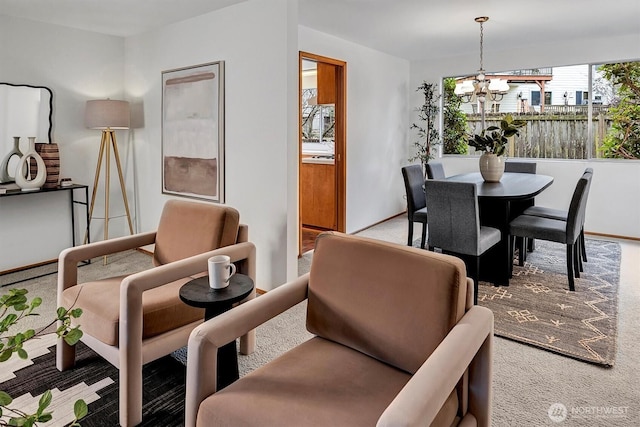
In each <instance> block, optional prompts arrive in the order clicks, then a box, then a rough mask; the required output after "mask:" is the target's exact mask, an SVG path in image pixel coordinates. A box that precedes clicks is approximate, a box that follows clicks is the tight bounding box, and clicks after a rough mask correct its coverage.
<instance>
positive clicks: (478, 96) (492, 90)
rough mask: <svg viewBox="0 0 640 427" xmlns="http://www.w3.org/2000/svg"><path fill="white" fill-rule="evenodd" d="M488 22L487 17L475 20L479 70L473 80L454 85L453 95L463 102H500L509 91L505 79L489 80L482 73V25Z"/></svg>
mask: <svg viewBox="0 0 640 427" xmlns="http://www.w3.org/2000/svg"><path fill="white" fill-rule="evenodd" d="M488 20H489V17H488V16H480V17H478V18H476V19H475V21H476V22H477V23H479V24H480V69H479V70H478V74H477V75H476V76H475V78H474V79H473V80H472V79H466V80H463V81H461V82H458V83H456V87H455V90H454V93H455V94H456V95H458V96H459V97H460V98H461V99H462V101H463V102H471V101H476V100H477V101H478V102H481V103H484V102H485V101H486V100H487V99H488V100H490V101H501V100H502V97H503V96H504V94H506V93H507V92H508V91H509V84H508V83H507V80H505V79H499V78H495V79H490V80H487V76H486V74H485V71H484V64H483V47H484V46H483V42H484V28H483V25H482V24H484V23H485V22H487V21H488Z"/></svg>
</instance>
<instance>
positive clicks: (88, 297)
mask: <svg viewBox="0 0 640 427" xmlns="http://www.w3.org/2000/svg"><path fill="white" fill-rule="evenodd" d="M247 238H248V229H247V226H246V225H241V224H239V214H238V211H236V210H235V209H233V208H230V207H227V206H221V205H212V204H205V203H197V202H187V201H182V200H170V201H168V202H167V203H166V204H165V206H164V209H163V211H162V216H161V218H160V223H159V226H158V230H157V231H154V232H147V233H141V234H137V235H133V236H127V237H121V238H117V239H111V240H106V241H102V242H97V243H91V244H88V245H83V246H78V247H74V248H70V249H66V250H64V251H63V252H62V253H61V254H60V258H59V273H58V306H64V307H70V306H71V305H73V304H74V302H75V307H80V308H82V310H83V314H82V317H81V318H80V319H78V323H80V324H81V326H82V331H83V332H84V335H83V337H82V341H83V342H84V343H85V344H86V345H88V346H89V347H91V348H92V349H93V350H94V351H96V352H97V353H98V354H100V355H101V356H102V357H104V358H105V359H106V360H108V361H109V362H110V363H111V364H113V365H114V366H115V367H117V368H118V369H119V371H120V375H119V378H120V391H119V393H120V396H119V399H120V406H119V408H120V420H119V421H120V425H122V426H132V425H136V424H139V423H140V422H141V421H142V386H143V384H142V365H144V364H146V363H149V362H151V361H153V360H155V359H158V358H160V357H162V356H165V355H167V354H170V353H171V352H173V351H175V350H177V349H179V348H181V347H183V346H185V345H186V344H187V341H188V338H189V334H190V333H191V331H192V330H193V329H194V328H195V327H196V326H198V325H200V324H201V323H202V321H203V318H204V310H203V309H198V308H193V307H189V306H187V305H186V304H184V303H183V302H182V301H180V298H179V294H178V292H179V289H180V287H181V286H182V285H183V284H185V283H186V282H188V281H189V280H191V279H192V278H194V277H197V276H201V275H202V274H203V272H204V274H206V271H207V259H208V258H209V257H211V256H214V255H222V254H224V255H228V256H230V257H231V261H232V262H234V263H235V264H236V267H237V269H238V272H241V273H243V274H247V275H249V276H250V277H251V278H253V279H254V280H255V246H254V245H253V244H252V243H250V242H247ZM150 244H155V247H154V256H153V263H154V265H155V267H154V268H151V269H149V270H146V271H143V272H140V273H137V274H132V275H129V276H120V277H112V278H107V279H103V280H98V281H94V282H87V283H78V262H79V261H82V260H85V259H90V258H95V257H99V256H103V255H107V254H112V253H116V252H120V251H123V250H127V249H134V248H138V247H141V246H145V245H150ZM254 297H255V292H254V293H252V294H251V295H249V297H247V298H246V299H245V300H244V301H247V300H250V299H253V298H254ZM76 299H77V300H76ZM244 301H243V302H244ZM241 335H243V337H242V338H241V340H240V351H241V352H242V353H244V354H249V353H251V352H253V350H254V346H255V331H249V330H248V331H247V332H245V333H243V334H241ZM74 363H75V349H74V347H71V346H69V345H67V344H66V343H65V342H64V341H63V340H59V341H58V345H57V361H56V364H57V367H58V369H59V370H61V371H63V370H66V369H69V368H71V367H72V366H73V365H74Z"/></svg>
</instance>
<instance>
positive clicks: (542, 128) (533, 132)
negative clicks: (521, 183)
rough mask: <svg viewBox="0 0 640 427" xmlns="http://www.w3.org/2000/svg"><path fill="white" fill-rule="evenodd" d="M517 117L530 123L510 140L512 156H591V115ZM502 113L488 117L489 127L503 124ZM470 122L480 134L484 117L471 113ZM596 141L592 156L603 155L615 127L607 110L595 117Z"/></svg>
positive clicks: (594, 133) (486, 123)
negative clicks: (607, 139) (611, 129)
mask: <svg viewBox="0 0 640 427" xmlns="http://www.w3.org/2000/svg"><path fill="white" fill-rule="evenodd" d="M514 118H517V119H520V120H526V122H527V126H526V127H523V128H521V129H520V135H519V136H516V137H514V138H512V141H510V143H509V148H508V152H507V154H508V156H509V157H531V158H541V159H587V158H589V152H588V148H587V147H588V145H589V138H588V134H589V133H588V126H589V122H588V120H587V116H584V115H567V114H562V115H554V114H553V115H552V114H540V115H517V116H514ZM500 119H501V117H500V116H497V115H490V116H487V117H486V118H485V126H486V127H489V126H500ZM467 124H468V126H469V129H470V131H471V132H472V133H480V132H481V131H482V129H481V128H480V118H479V117H475V116H472V115H469V116H467ZM591 124H592V132H593V137H594V143H593V147H592V152H591V157H593V158H599V157H601V153H600V150H599V148H600V146H601V144H602V140H603V138H604V137H605V136H606V135H607V131H608V129H609V127H610V126H611V120H610V119H609V118H607V117H606V115H605V114H604V113H598V114H594V116H593V120H592V123H591Z"/></svg>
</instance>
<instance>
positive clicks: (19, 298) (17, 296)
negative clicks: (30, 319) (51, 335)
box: [0, 289, 87, 427]
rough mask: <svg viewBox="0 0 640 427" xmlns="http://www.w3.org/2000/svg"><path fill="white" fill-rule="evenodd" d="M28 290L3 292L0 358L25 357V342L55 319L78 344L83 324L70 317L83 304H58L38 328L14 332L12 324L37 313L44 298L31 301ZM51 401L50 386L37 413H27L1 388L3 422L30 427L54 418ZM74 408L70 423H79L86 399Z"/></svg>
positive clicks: (0, 299) (65, 336)
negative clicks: (78, 305) (58, 306)
mask: <svg viewBox="0 0 640 427" xmlns="http://www.w3.org/2000/svg"><path fill="white" fill-rule="evenodd" d="M27 293H28V291H27V290H25V289H10V290H9V291H8V292H6V293H4V294H3V295H1V296H0V362H5V361H7V360H9V358H11V356H12V355H14V354H16V355H17V356H18V357H20V358H21V359H26V358H27V357H28V354H27V352H26V350H25V349H24V348H23V344H24V343H25V342H26V341H28V340H31V339H34V338H37V337H38V335H40V334H42V333H43V332H44V331H45V330H48V328H49V327H50V326H52V325H53V324H54V323H55V322H60V326H59V327H58V329H57V330H56V334H57V335H58V337H60V338H62V339H64V340H65V341H66V342H67V343H68V344H70V345H75V344H76V343H77V342H78V341H79V340H80V338H81V337H82V331H81V330H80V327H79V326H72V325H71V319H72V318H78V317H80V315H81V314H82V309H80V308H75V309H71V308H70V309H66V308H64V307H60V308H58V310H57V311H56V318H55V319H54V320H53V321H52V322H51V323H49V324H48V325H47V326H45V327H44V328H42V329H40V331H38V332H36V331H34V330H33V329H28V330H26V331H23V332H15V331H14V329H15V328H12V327H13V326H15V325H17V324H18V322H19V321H20V320H21V319H23V318H24V317H26V316H34V315H37V314H36V313H35V312H34V310H35V309H36V308H38V307H39V306H40V304H41V303H42V299H41V298H39V297H36V298H33V299H32V300H31V301H29V300H28V299H27ZM12 334H13V335H12ZM51 401H52V394H51V391H50V390H47V391H46V392H45V393H43V394H42V396H41V397H40V399H39V401H38V409H37V411H36V413H27V412H25V411H23V410H21V409H20V408H16V407H10V406H9V405H11V403H12V402H13V399H12V397H11V396H10V395H9V394H8V393H6V392H4V391H1V390H0V426H24V427H30V426H35V425H38V423H46V422H48V421H50V420H51V419H52V418H53V416H52V413H51V412H47V411H46V410H47V408H48V407H49V405H50V404H51ZM73 411H74V415H75V417H76V418H75V420H73V422H72V423H71V424H70V426H80V424H78V420H79V419H80V418H82V417H84V416H85V415H86V414H87V404H86V403H85V401H84V400H82V399H79V400H77V401H76V402H75V404H74V408H73Z"/></svg>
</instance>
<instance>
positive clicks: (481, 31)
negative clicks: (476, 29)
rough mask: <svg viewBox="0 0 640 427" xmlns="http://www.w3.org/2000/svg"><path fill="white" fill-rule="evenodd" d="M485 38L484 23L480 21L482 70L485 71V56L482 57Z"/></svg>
mask: <svg viewBox="0 0 640 427" xmlns="http://www.w3.org/2000/svg"><path fill="white" fill-rule="evenodd" d="M483 39H484V27H483V25H482V22H480V71H484V64H483V58H482V52H483Z"/></svg>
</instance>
